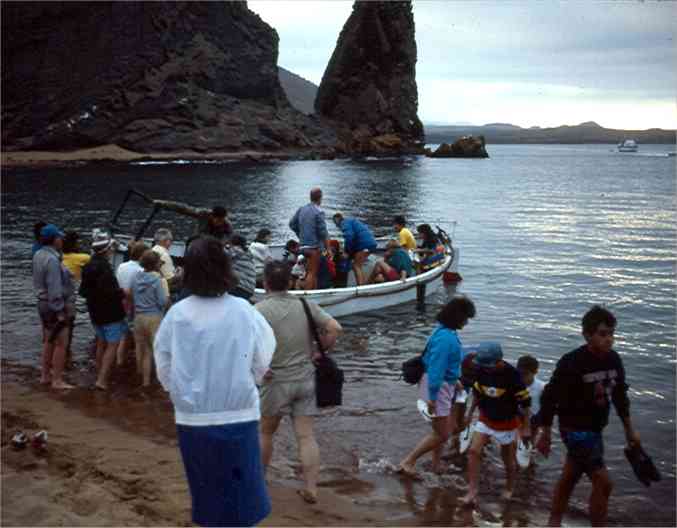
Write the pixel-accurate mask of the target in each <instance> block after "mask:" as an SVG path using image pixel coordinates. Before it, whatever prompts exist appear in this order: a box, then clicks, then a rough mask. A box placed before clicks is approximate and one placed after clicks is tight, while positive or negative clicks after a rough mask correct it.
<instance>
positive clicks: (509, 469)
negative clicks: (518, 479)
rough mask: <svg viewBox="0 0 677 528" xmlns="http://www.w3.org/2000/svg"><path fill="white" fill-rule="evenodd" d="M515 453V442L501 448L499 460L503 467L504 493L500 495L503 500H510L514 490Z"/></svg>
mask: <svg viewBox="0 0 677 528" xmlns="http://www.w3.org/2000/svg"><path fill="white" fill-rule="evenodd" d="M515 451H517V444H515V442H511V443H510V444H507V445H502V446H501V458H502V459H503V464H504V465H505V491H504V492H503V493H502V494H501V498H502V499H503V500H510V499H511V498H512V493H513V491H514V489H515V473H516V467H515V463H516V460H515Z"/></svg>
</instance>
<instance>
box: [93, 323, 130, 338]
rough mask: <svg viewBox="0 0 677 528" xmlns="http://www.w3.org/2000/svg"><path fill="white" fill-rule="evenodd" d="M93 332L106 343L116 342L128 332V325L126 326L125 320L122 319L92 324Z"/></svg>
mask: <svg viewBox="0 0 677 528" xmlns="http://www.w3.org/2000/svg"><path fill="white" fill-rule="evenodd" d="M94 332H96V337H98V338H99V339H102V340H103V341H105V342H106V343H116V342H118V341H120V340H121V339H122V338H123V337H124V335H125V334H126V333H127V332H129V326H127V321H125V320H124V319H123V320H121V321H118V322H117V323H108V324H105V325H94Z"/></svg>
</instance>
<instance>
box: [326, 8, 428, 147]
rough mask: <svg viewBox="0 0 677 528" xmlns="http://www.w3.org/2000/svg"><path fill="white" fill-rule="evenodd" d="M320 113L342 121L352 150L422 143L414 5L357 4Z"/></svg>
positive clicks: (331, 67)
mask: <svg viewBox="0 0 677 528" xmlns="http://www.w3.org/2000/svg"><path fill="white" fill-rule="evenodd" d="M315 110H316V112H317V113H318V114H320V115H321V116H323V117H326V118H329V119H331V120H332V121H334V122H335V123H337V125H338V126H339V137H341V138H342V140H343V141H344V142H345V143H346V148H347V149H348V150H351V151H360V150H363V151H371V150H377V151H378V150H379V149H380V148H381V147H382V150H384V151H387V150H401V151H402V150H411V148H412V147H413V146H414V145H415V144H416V143H417V142H420V141H422V140H423V125H422V124H421V121H420V120H419V118H418V115H417V110H418V90H417V88H416V40H415V28H414V15H413V12H412V6H411V2H409V1H404V2H360V1H356V2H355V4H354V5H353V12H352V14H351V15H350V17H349V18H348V21H347V22H346V23H345V25H344V26H343V30H342V31H341V35H340V36H339V38H338V42H337V44H336V49H335V50H334V54H333V55H332V57H331V60H330V61H329V65H328V66H327V69H326V70H325V72H324V76H323V77H322V82H321V84H320V88H319V91H318V93H317V99H316V100H315Z"/></svg>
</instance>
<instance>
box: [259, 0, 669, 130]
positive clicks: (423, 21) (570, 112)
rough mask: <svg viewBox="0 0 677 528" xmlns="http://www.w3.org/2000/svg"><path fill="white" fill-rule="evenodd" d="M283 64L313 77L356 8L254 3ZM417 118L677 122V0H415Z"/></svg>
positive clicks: (640, 124) (307, 0)
mask: <svg viewBox="0 0 677 528" xmlns="http://www.w3.org/2000/svg"><path fill="white" fill-rule="evenodd" d="M249 7H250V9H252V10H253V11H254V12H256V13H258V14H259V15H260V16H261V18H263V20H265V21H266V22H267V23H268V24H270V25H271V26H273V27H274V28H275V29H276V30H277V32H278V34H279V36H280V56H279V65H280V66H283V67H285V68H287V69H289V70H291V71H293V72H295V73H297V74H298V75H301V76H302V77H305V78H306V79H308V80H310V81H312V82H314V83H316V84H319V83H320V80H321V79H322V74H323V73H324V69H325V67H326V65H327V63H328V62H329V58H330V57H331V54H332V52H333V51H334V47H335V45H336V39H337V38H338V35H339V33H340V31H341V28H342V27H343V24H344V22H345V21H346V20H347V19H348V16H349V15H350V12H351V10H352V2H350V1H349V2H344V1H340V0H319V1H312V0H301V1H299V0H294V1H290V0H252V1H250V2H249ZM414 19H415V23H416V42H417V45H418V63H417V67H416V81H417V84H418V105H419V117H420V118H421V120H422V121H423V122H424V123H433V122H435V123H461V122H466V123H473V124H484V123H491V122H503V123H513V124H516V125H520V126H533V125H540V126H557V125H561V124H569V125H573V124H578V123H581V122H583V121H596V122H598V123H599V124H601V125H602V126H605V127H609V128H626V129H645V128H651V127H660V128H677V45H676V42H677V41H676V39H675V37H676V35H675V33H676V32H677V22H676V21H677V2H658V3H654V2H587V1H586V2H583V1H577V2H574V1H571V2H562V3H555V2H550V1H543V2H540V1H539V2H536V1H531V2H527V1H520V2H503V1H501V2H499V1H494V2H479V1H473V2H468V1H465V2H461V1H444V0H438V1H433V0H416V1H415V2H414Z"/></svg>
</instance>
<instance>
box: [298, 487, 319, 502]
mask: <svg viewBox="0 0 677 528" xmlns="http://www.w3.org/2000/svg"><path fill="white" fill-rule="evenodd" d="M296 493H298V494H299V495H300V496H301V498H302V499H303V500H304V501H305V502H307V503H308V504H316V503H317V497H316V496H315V495H313V494H312V493H310V492H309V491H308V490H307V489H300V490H296Z"/></svg>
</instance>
